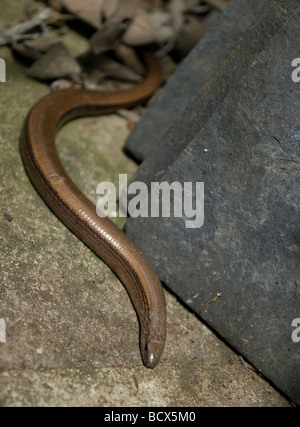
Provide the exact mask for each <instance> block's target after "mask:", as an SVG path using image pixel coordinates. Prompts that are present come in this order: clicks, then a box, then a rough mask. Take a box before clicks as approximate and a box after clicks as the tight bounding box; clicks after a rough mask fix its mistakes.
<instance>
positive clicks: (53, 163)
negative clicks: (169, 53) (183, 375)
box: [20, 52, 166, 368]
mask: <svg viewBox="0 0 300 427" xmlns="http://www.w3.org/2000/svg"><path fill="white" fill-rule="evenodd" d="M144 60H145V65H146V67H147V75H146V77H145V79H144V80H143V82H141V83H140V84H138V85H136V86H135V87H134V88H132V89H129V90H126V91H121V92H116V93H102V92H99V91H89V90H76V89H65V90H60V91H57V92H53V93H50V94H49V95H46V96H45V97H44V98H42V99H41V100H40V101H39V102H37V104H36V105H35V106H34V107H33V108H32V110H31V111H30V112H29V114H28V116H27V119H26V121H25V124H24V128H23V131H22V135H21V140H20V149H21V155H22V158H23V162H24V165H25V168H26V170H27V173H28V175H29V177H30V179H31V181H32V183H33V185H34V187H35V188H36V189H37V191H38V192H39V194H40V195H41V197H42V198H43V199H44V201H45V202H46V203H47V204H48V206H49V207H50V208H51V209H52V211H53V212H54V213H55V214H56V215H57V216H58V218H60V220H61V221H62V222H63V223H64V224H65V225H66V226H67V227H68V228H69V229H70V230H71V231H72V232H73V233H74V234H75V235H76V236H77V237H78V238H79V239H81V240H82V241H83V242H84V243H85V244H86V245H87V246H89V247H90V249H92V250H93V251H94V252H95V253H96V254H97V255H98V256H99V257H100V258H101V259H102V260H103V261H104V262H105V263H106V264H107V265H108V266H109V267H110V268H111V269H112V270H113V271H114V272H115V273H116V275H117V276H118V277H119V278H120V280H121V281H122V283H123V284H124V286H125V287H126V289H127V291H128V293H129V296H130V298H131V300H132V303H133V305H134V307H135V309H136V312H137V315H138V318H139V322H140V348H141V355H142V359H143V362H144V364H145V365H146V366H147V367H148V368H154V367H155V366H156V364H157V363H158V360H159V358H160V356H161V354H162V352H163V350H164V345H165V339H166V308H165V299H164V293H163V289H162V285H161V282H160V280H159V279H158V277H157V275H156V273H155V271H154V269H153V267H152V266H151V265H150V263H149V261H148V260H147V259H146V257H145V256H144V255H143V254H142V252H141V251H140V249H139V248H138V247H137V246H136V245H135V244H134V243H133V242H132V241H131V240H130V239H129V238H128V237H127V236H126V235H125V233H124V232H123V231H122V230H120V229H119V228H118V227H117V226H115V225H114V224H113V223H112V222H111V221H110V220H109V219H108V218H104V219H103V218H100V217H99V216H98V215H97V213H96V207H95V206H94V205H93V203H91V202H90V201H89V200H88V199H87V198H86V197H85V196H84V194H83V193H82V192H81V191H80V190H79V189H78V187H77V186H76V185H75V184H74V183H73V182H72V180H71V179H70V177H69V176H68V175H67V173H66V171H65V169H64V167H63V166H62V164H61V162H60V159H59V157H58V154H57V150H56V145H55V136H56V132H57V130H58V129H59V128H60V127H61V126H62V125H63V124H64V123H66V122H67V121H70V120H72V119H74V118H77V117H80V116H88V115H98V114H108V113H112V112H114V111H116V110H118V109H120V108H125V107H132V106H134V105H136V104H138V103H141V102H143V101H145V100H147V99H148V98H149V97H150V96H151V95H152V94H153V93H154V92H155V90H157V88H158V87H159V86H160V84H161V74H160V70H159V67H158V65H157V63H156V60H155V59H154V57H153V55H152V54H151V53H149V52H147V53H145V54H144Z"/></svg>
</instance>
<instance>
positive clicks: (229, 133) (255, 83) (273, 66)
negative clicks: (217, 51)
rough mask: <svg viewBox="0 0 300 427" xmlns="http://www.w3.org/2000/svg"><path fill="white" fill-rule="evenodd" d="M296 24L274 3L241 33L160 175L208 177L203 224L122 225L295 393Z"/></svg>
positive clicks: (299, 398)
mask: <svg viewBox="0 0 300 427" xmlns="http://www.w3.org/2000/svg"><path fill="white" fill-rule="evenodd" d="M299 24H300V7H299V2H298V1H295V0H280V1H279V0H274V1H271V2H270V3H269V5H268V7H267V8H266V9H265V10H264V12H263V13H262V14H261V17H260V19H259V20H258V21H257V23H256V25H255V26H254V27H252V29H251V30H250V32H249V33H248V35H247V36H246V41H248V45H247V43H245V40H244V41H243V40H242V41H241V42H240V45H241V46H242V50H241V51H239V56H236V59H237V60H236V63H235V67H236V68H237V69H241V72H240V74H239V80H238V81H236V82H235V85H234V87H233V89H232V90H231V91H227V93H226V96H225V97H224V99H223V102H219V104H218V105H217V106H216V108H214V111H213V113H212V114H210V117H208V118H207V122H206V124H205V125H204V126H201V129H200V131H199V132H198V133H197V135H196V136H195V137H194V138H193V140H192V141H191V143H190V144H189V145H188V146H187V147H186V148H185V149H184V150H183V151H182V153H181V154H180V155H179V156H178V157H177V159H176V161H174V162H173V164H172V165H171V167H170V168H169V169H168V170H167V172H166V173H165V174H164V175H163V176H162V177H161V180H160V181H166V182H169V183H172V182H174V181H179V182H181V183H183V182H194V183H195V182H204V183H205V222H204V225H203V227H202V228H199V229H186V224H185V220H186V218H139V219H135V220H133V219H130V220H129V221H128V224H127V227H126V232H127V234H128V235H129V236H130V237H131V238H132V239H133V240H134V241H135V242H136V243H137V244H138V245H139V246H140V247H141V249H142V250H143V251H144V252H145V253H146V255H147V256H148V258H149V259H150V261H151V262H152V263H153V265H154V266H155V268H156V270H157V272H158V274H159V276H160V278H161V280H162V281H163V282H165V283H166V285H167V286H168V287H169V288H171V289H172V290H173V291H174V292H175V293H176V294H177V295H178V296H179V297H180V298H181V299H182V300H183V301H185V303H186V304H188V305H189V306H190V307H191V309H192V310H194V311H195V312H196V313H197V314H199V316H201V318H203V319H204V320H205V321H206V322H208V323H209V324H210V325H211V326H212V327H213V328H214V329H215V330H216V331H218V333H219V334H220V335H221V336H223V337H224V338H225V339H226V340H227V341H228V342H229V343H230V344H231V345H232V346H233V347H234V348H236V349H237V350H238V351H239V352H240V353H241V354H242V355H243V356H244V357H245V358H247V359H248V360H249V361H250V362H251V363H252V364H253V365H254V366H255V367H256V368H257V369H259V370H260V372H262V374H263V375H265V376H266V377H267V378H269V380H270V381H271V382H272V383H274V384H275V385H276V386H277V387H278V388H279V389H281V390H282V391H283V392H284V393H286V395H287V396H289V397H290V398H291V399H292V400H293V401H294V402H295V403H297V404H300V381H299V378H300V343H296V342H294V341H293V339H292V332H293V328H292V322H293V320H294V319H296V318H300V262H299V256H300V224H299V217H300V216H299V213H300V178H299V177H300V173H299V172H300V142H299V141H300V119H299V99H300V98H299V91H300V83H294V82H293V80H292V71H293V69H292V67H291V64H292V61H293V59H294V58H297V57H298V56H299V46H298V41H299V39H300V25H299ZM255 39H256V45H254V44H253V42H254V40H255ZM244 57H245V58H244ZM238 58H239V59H241V61H239V60H238ZM245 65H247V66H245ZM233 73H235V71H234V70H233ZM199 104H200V103H199ZM198 114H200V116H201V112H200V113H199V110H198V105H196V107H195V121H197V120H198ZM185 126H186V128H187V127H188V121H186V122H185ZM154 180H155V179H154ZM199 341H201V337H199Z"/></svg>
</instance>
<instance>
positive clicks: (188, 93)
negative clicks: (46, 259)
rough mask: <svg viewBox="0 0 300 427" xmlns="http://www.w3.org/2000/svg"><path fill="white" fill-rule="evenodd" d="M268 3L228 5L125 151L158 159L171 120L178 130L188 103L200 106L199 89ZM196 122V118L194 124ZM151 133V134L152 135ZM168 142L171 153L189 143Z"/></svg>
mask: <svg viewBox="0 0 300 427" xmlns="http://www.w3.org/2000/svg"><path fill="white" fill-rule="evenodd" d="M269 2H270V0H252V1H250V2H249V1H248V0H234V1H232V2H231V3H229V6H228V7H227V8H226V10H225V11H224V13H223V14H221V15H220V17H219V19H217V20H216V22H215V23H214V24H213V25H212V26H211V28H210V29H209V30H208V32H207V34H206V35H205V37H204V38H203V39H202V40H201V41H200V42H199V43H198V45H197V46H196V47H195V48H194V49H193V51H192V52H191V53H190V54H189V55H188V57H187V58H186V60H185V61H184V62H183V63H182V64H181V65H180V67H179V68H178V70H177V72H176V73H175V75H174V76H173V77H172V78H171V79H170V80H169V81H168V83H167V85H166V87H165V88H164V89H163V90H162V91H160V92H159V94H158V95H157V96H156V97H155V98H154V100H153V101H152V103H151V104H150V106H149V108H148V109H147V111H146V113H145V114H144V116H143V117H142V119H141V120H140V122H139V123H138V125H137V126H136V128H135V129H134V131H133V132H132V133H131V135H130V136H129V138H128V140H127V141H126V148H127V150H128V151H129V152H130V153H131V154H132V155H133V156H134V157H135V158H136V159H138V160H139V161H142V160H145V159H146V158H147V157H148V156H149V155H150V154H152V153H153V152H154V153H156V154H157V157H159V155H160V154H159V153H161V148H162V146H164V145H165V144H168V143H169V139H168V138H165V139H162V137H163V136H164V134H165V133H166V132H167V131H168V129H169V128H170V127H173V126H174V122H175V120H178V121H179V125H180V126H182V123H183V122H184V120H183V117H180V114H181V113H182V112H183V111H184V109H185V108H186V107H188V105H189V104H191V99H193V98H195V100H196V99H198V100H199V103H200V104H201V105H202V106H204V101H203V99H205V98H204V96H203V93H202V92H203V91H201V92H200V89H201V88H202V86H203V85H204V84H205V82H206V81H207V80H208V79H209V78H210V77H211V75H212V74H213V73H214V72H215V71H216V69H217V68H218V67H219V66H220V64H221V63H222V61H223V60H224V58H225V57H226V56H227V55H228V54H229V53H230V51H231V49H233V47H234V46H235V45H236V43H237V42H238V40H239V38H240V37H241V36H242V35H243V33H244V32H245V31H246V30H247V28H248V27H249V26H250V25H251V24H252V22H253V21H254V19H255V18H256V17H257V16H258V15H259V12H260V11H261V10H262V9H263V8H264V7H265V6H266V4H267V3H269ZM230 82H231V80H230V79H229V80H225V79H224V82H223V83H224V84H225V85H229V84H230ZM220 88H222V86H220V85H218V86H217V85H216V88H215V89H216V91H218V92H219V89H220ZM212 89H213V87H212ZM204 90H205V89H204ZM219 93H220V92H219ZM209 96H211V94H210V95H209ZM195 102H198V101H195ZM205 108H206V111H207V112H208V111H211V110H208V109H207V106H206V107H205ZM193 112H195V108H194V106H193V105H192V107H191V109H189V111H188V112H187V114H190V113H193ZM185 117H186V116H185ZM199 120H200V119H199V117H197V122H199ZM197 126H199V124H197ZM153 129H155V130H154V131H153ZM198 129H199V127H198ZM171 132H172V131H171ZM188 135H189V134H188ZM174 136H175V138H174ZM171 139H172V151H173V153H174V151H176V152H179V150H180V147H182V146H184V144H186V143H188V142H189V139H188V138H186V137H185V136H184V135H180V136H178V137H177V134H174V133H172V136H171ZM174 145H176V146H178V149H177V148H176V149H175V150H174ZM149 167H151V166H149ZM155 170H156V171H159V170H160V169H155Z"/></svg>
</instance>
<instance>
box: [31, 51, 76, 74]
mask: <svg viewBox="0 0 300 427" xmlns="http://www.w3.org/2000/svg"><path fill="white" fill-rule="evenodd" d="M80 72H81V68H80V66H79V64H78V62H77V61H76V60H75V59H74V58H73V56H72V55H71V54H70V52H69V50H68V49H67V48H66V46H65V45H64V44H63V43H56V44H55V45H54V46H52V48H51V49H50V50H49V51H48V53H46V54H45V55H43V56H42V57H41V58H40V59H38V60H37V61H36V62H35V63H34V64H33V65H32V66H31V67H30V68H29V69H28V71H27V74H28V75H29V76H30V77H33V78H36V79H39V80H56V79H59V78H64V77H71V78H73V77H74V76H78V75H79V74H80Z"/></svg>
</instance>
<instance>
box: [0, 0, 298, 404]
mask: <svg viewBox="0 0 300 427" xmlns="http://www.w3.org/2000/svg"><path fill="white" fill-rule="evenodd" d="M28 3H29V4H30V5H32V6H33V7H39V6H40V4H39V3H36V2H35V1H33V0H32V1H28V0H3V2H2V12H1V16H0V28H1V27H3V26H4V24H6V23H7V22H11V23H15V22H16V21H18V20H19V19H23V13H22V11H23V7H24V5H25V4H28ZM67 40H68V46H69V48H70V49H71V50H76V49H75V47H76V46H82V44H84V42H83V41H82V39H81V38H79V37H77V36H76V35H75V34H73V33H70V34H69V35H68V36H67ZM0 57H2V58H4V59H5V60H6V62H7V70H8V72H7V83H5V84H0V96H1V102H0V152H1V155H0V242H1V244H0V318H1V319H4V320H5V322H6V328H7V336H6V343H0V404H1V406H101V405H102V406H118V405H121V406H127V405H128V406H146V405H149V406H151V405H154V406H161V405H167V406H290V404H289V402H288V401H287V400H286V399H285V398H284V397H282V396H281V395H280V394H279V393H278V392H277V391H275V390H274V389H273V388H272V387H271V386H270V385H269V384H268V383H267V382H266V381H265V380H264V379H263V378H261V377H260V376H259V375H258V374H257V373H256V372H254V371H253V370H252V369H251V367H250V366H249V365H248V364H247V363H245V362H243V361H242V360H241V358H240V357H239V356H238V355H237V354H235V353H234V352H233V351H232V350H231V349H230V348H228V347H227V345H226V344H225V343H223V342H222V341H221V340H220V339H219V338H218V337H216V335H215V334H214V333H213V332H212V331H211V330H210V329H209V328H207V326H205V325H204V324H203V323H202V322H201V321H200V320H199V319H198V318H197V317H196V316H195V315H194V314H193V313H191V312H189V311H188V310H187V309H186V308H185V307H183V306H182V305H181V304H180V303H179V302H178V301H177V299H176V298H175V297H174V296H173V295H171V294H169V293H168V292H167V291H166V297H167V311H168V324H167V328H168V340H167V345H166V351H165V353H164V356H163V358H162V360H161V363H160V364H159V366H158V367H157V369H155V370H153V371H149V370H147V369H146V368H144V367H143V365H142V362H141V358H140V354H139V346H138V322H137V318H136V315H135V312H134V310H133V308H132V305H131V303H130V301H129V298H128V295H127V294H126V292H125V290H124V288H123V286H122V285H121V283H120V282H119V281H118V280H117V278H116V277H115V276H114V275H113V274H112V273H111V271H110V270H109V269H108V268H107V267H106V266H105V265H104V264H103V263H102V262H101V261H100V260H99V259H98V258H97V257H96V256H95V255H94V254H93V253H91V251H90V250H89V249H88V248H87V247H85V246H84V245H83V244H82V243H81V242H80V241H79V240H78V239H77V238H76V237H75V236H73V235H72V234H71V233H70V232H69V231H68V230H67V229H66V228H65V227H64V226H63V225H62V224H61V223H60V222H59V221H58V220H57V219H56V218H55V217H54V216H53V214H52V213H51V212H50V211H49V210H48V208H47V207H46V206H45V205H44V203H43V202H42V201H41V199H40V197H39V196H38V195H37V193H36V192H35V190H34V189H33V187H32V186H31V184H30V181H29V179H28V177H27V176H26V173H25V171H24V168H23V165H22V163H21V158H20V154H19V147H18V140H19V134H20V131H21V128H22V123H23V120H24V118H25V116H26V114H27V112H28V110H29V108H30V107H31V106H32V105H33V103H34V102H35V101H37V100H38V99H39V98H40V97H41V96H43V95H44V94H46V93H47V92H48V90H49V89H48V88H47V87H46V86H43V85H41V84H40V83H37V82H35V81H32V80H30V79H29V78H28V77H26V76H25V74H24V68H23V67H22V66H21V65H20V64H18V62H17V61H16V60H15V59H14V58H13V57H12V56H11V54H10V52H9V50H8V49H0ZM127 134H128V131H127V128H126V122H125V121H124V120H122V119H120V118H118V117H116V116H112V117H105V118H99V119H98V118H92V119H81V120H78V121H77V122H74V123H72V124H69V125H68V126H66V127H65V128H64V129H63V130H62V131H61V132H60V134H59V137H58V146H59V151H60V153H61V157H62V160H63V162H64V164H65V166H66V168H67V169H68V171H70V174H71V175H72V177H73V179H74V180H75V181H76V182H77V184H78V185H79V186H80V187H81V188H82V189H83V190H84V191H85V193H86V194H87V195H89V196H90V197H91V198H92V199H93V200H94V198H95V188H96V185H97V184H98V183H99V181H101V180H103V179H105V180H107V179H112V180H114V181H117V179H116V176H117V174H118V173H119V172H122V173H128V174H130V175H131V174H132V173H133V172H134V170H135V168H136V166H135V165H134V164H133V163H132V162H131V161H129V160H128V159H127V158H126V157H125V156H124V155H123V153H122V150H121V147H122V145H123V143H124V140H125V137H126V136H127ZM116 168H117V169H116ZM118 223H119V222H118ZM119 224H120V225H122V224H121V223H119Z"/></svg>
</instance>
